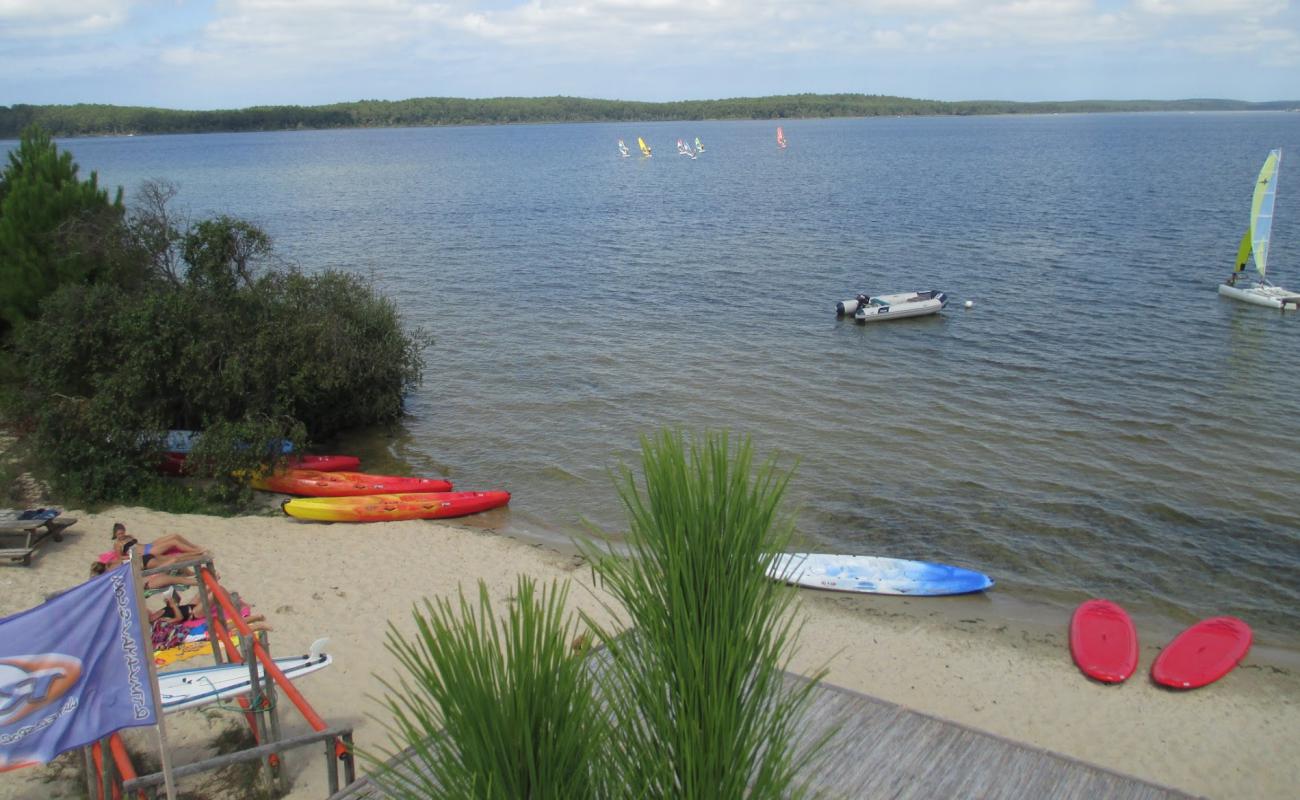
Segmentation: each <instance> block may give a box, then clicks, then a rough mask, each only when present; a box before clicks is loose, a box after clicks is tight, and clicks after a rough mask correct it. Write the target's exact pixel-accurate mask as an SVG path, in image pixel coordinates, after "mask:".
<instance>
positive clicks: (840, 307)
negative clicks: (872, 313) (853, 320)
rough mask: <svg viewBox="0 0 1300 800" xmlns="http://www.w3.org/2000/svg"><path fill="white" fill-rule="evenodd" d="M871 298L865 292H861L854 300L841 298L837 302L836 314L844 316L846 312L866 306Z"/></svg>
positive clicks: (850, 312) (849, 312)
mask: <svg viewBox="0 0 1300 800" xmlns="http://www.w3.org/2000/svg"><path fill="white" fill-rule="evenodd" d="M870 299H871V298H870V297H867V296H866V295H865V294H860V295H858V296H857V298H856V299H854V300H841V301H840V302H838V303H836V304H835V316H837V317H842V316H844V315H845V314H852V313H853V312H855V311H857V310H858V309H859V308H860V307H862V306H865V305H866V304H867V301H869V300H870Z"/></svg>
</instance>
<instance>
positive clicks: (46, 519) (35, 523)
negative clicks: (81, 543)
mask: <svg viewBox="0 0 1300 800" xmlns="http://www.w3.org/2000/svg"><path fill="white" fill-rule="evenodd" d="M23 513H24V512H21V511H0V537H6V536H21V537H23V544H22V546H21V547H18V546H13V547H3V546H0V560H8V561H18V562H21V563H22V565H23V566H24V567H27V566H31V563H32V554H33V553H35V552H36V549H37V548H38V547H40V546H41V543H42V542H44V541H45V540H46V539H47V538H52V539H54V541H56V542H61V541H63V531H64V530H66V529H67V528H70V527H72V526H73V525H74V524H76V522H77V518H76V517H65V516H63V515H62V514H59V513H57V512H56V513H55V514H54V516H36V517H30V518H28V519H23ZM2 541H3V539H0V542H2Z"/></svg>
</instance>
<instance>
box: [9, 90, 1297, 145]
mask: <svg viewBox="0 0 1300 800" xmlns="http://www.w3.org/2000/svg"><path fill="white" fill-rule="evenodd" d="M1297 108H1300V101H1284V100H1277V101H1270V102H1265V103H1248V102H1245V101H1240V100H1069V101H1059V102H1057V101H1050V102H1037V103H1019V102H1011V101H1003V100H962V101H956V102H945V101H939V100H914V99H910V98H906V97H890V96H887V95H867V94H794V95H779V96H772V97H737V98H731V99H726V100H681V101H675V102H669V103H642V102H632V101H624V100H592V99H587V98H582V97H493V98H487V99H465V98H454V97H423V98H415V99H410V100H359V101H356V102H352V103H334V104H332V105H323V106H255V107H252V108H242V109H230V110H214V111H183V110H177V109H166V108H146V107H139V106H114V105H100V104H90V103H78V104H76V105H13V106H7V107H6V106H0V138H4V139H16V138H18V137H19V136H20V135H21V133H22V131H23V129H25V128H26V127H27V126H28V125H30V124H32V123H36V124H38V125H40V126H41V127H42V128H44V129H45V130H46V131H48V132H49V133H50V134H52V135H54V136H121V135H126V134H152V133H217V132H232V131H282V130H300V129H320V128H394V127H423V126H433V125H507V124H517V123H546V122H658V121H665V122H667V121H676V120H706V119H709V120H736V119H750V120H754V119H771V120H781V119H809V118H826V117H879V116H941V115H948V116H969V115H980V114H1067V113H1074V114H1078V113H1101V112H1115V111H1283V110H1292V109H1297Z"/></svg>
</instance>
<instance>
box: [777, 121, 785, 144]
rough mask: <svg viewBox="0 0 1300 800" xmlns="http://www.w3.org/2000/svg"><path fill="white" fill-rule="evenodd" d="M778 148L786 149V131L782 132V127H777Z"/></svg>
mask: <svg viewBox="0 0 1300 800" xmlns="http://www.w3.org/2000/svg"><path fill="white" fill-rule="evenodd" d="M776 146H777V147H785V131H783V130H781V126H780V125H777V126H776Z"/></svg>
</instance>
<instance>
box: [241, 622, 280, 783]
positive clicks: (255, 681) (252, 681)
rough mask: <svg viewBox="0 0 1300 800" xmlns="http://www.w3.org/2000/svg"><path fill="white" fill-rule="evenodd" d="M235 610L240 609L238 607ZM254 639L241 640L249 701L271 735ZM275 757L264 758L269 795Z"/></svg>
mask: <svg viewBox="0 0 1300 800" xmlns="http://www.w3.org/2000/svg"><path fill="white" fill-rule="evenodd" d="M235 611H239V609H238V608H236V609H235ZM253 641H254V639H253V637H250V636H245V637H244V638H243V639H241V640H240V642H239V649H240V650H242V651H243V652H244V663H245V664H247V665H248V701H249V703H251V704H252V710H253V713H254V714H255V715H256V717H257V728H258V730H260V731H262V732H263V734H264V735H269V734H270V730H269V729H268V728H267V725H266V712H265V711H264V710H263V703H262V681H261V676H259V675H258V672H259V670H258V663H257V658H256V657H254V656H253ZM263 741H265V738H264V739H263ZM274 759H275V754H273V753H272V754H270V755H268V756H267V757H266V758H264V759H262V767H263V770H262V780H263V781H264V782H265V783H266V791H267V795H268V796H269V795H273V794H275V777H274V776H273V775H272V774H271V763H272V761H273V760H274Z"/></svg>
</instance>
